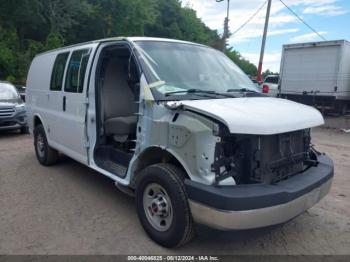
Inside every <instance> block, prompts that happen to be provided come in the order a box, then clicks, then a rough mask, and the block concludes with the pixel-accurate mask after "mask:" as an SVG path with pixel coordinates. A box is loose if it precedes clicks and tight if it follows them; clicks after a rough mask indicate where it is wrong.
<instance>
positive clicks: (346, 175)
mask: <svg viewBox="0 0 350 262" xmlns="http://www.w3.org/2000/svg"><path fill="white" fill-rule="evenodd" d="M313 142H314V143H315V144H316V145H317V148H318V149H319V150H320V151H324V152H327V153H328V154H329V155H330V156H331V157H332V158H333V159H334V161H335V166H336V176H335V180H334V184H333V187H332V190H331V193H330V194H329V195H328V196H327V197H326V198H325V199H323V200H322V201H321V202H320V203H319V204H318V205H316V206H315V207H313V208H312V209H311V210H309V211H308V212H306V213H304V214H302V215H301V216H299V217H298V218H296V219H294V220H292V221H290V222H289V223H287V224H285V225H282V226H276V227H272V228H265V229H259V230H249V231H240V232H220V231H214V230H209V229H206V228H203V227H200V228H199V229H198V234H197V238H196V239H195V240H194V241H192V242H191V243H189V244H188V245H186V246H184V247H182V248H179V249H176V250H167V249H164V248H162V247H159V246H157V245H156V244H154V243H153V242H152V241H151V240H150V239H148V237H147V236H146V234H145V233H144V232H143V229H142V228H141V226H140V224H139V222H138V219H137V215H136V212H135V205H134V201H133V199H132V198H129V197H127V196H126V195H124V194H123V193H121V192H119V191H118V190H117V189H116V188H115V187H114V185H113V183H112V182H111V181H110V180H109V179H107V178H105V177H103V176H102V175H98V174H97V173H96V172H94V171H91V170H90V169H88V168H87V167H84V166H83V165H81V164H78V163H76V162H75V161H73V160H70V159H68V158H66V157H62V159H61V161H60V163H59V164H58V165H56V166H54V167H50V168H47V167H43V166H40V165H39V164H38V162H37V160H36V158H35V155H34V152H33V146H32V138H31V136H29V135H19V134H16V133H2V134H0V254H208V253H209V254H350V134H346V133H343V132H341V131H337V130H335V129H326V128H319V129H315V130H314V131H313Z"/></svg>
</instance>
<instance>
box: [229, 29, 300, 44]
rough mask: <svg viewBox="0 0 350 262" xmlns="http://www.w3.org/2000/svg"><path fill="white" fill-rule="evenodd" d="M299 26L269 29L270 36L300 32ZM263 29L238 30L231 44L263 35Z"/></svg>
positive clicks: (230, 41)
mask: <svg viewBox="0 0 350 262" xmlns="http://www.w3.org/2000/svg"><path fill="white" fill-rule="evenodd" d="M298 31H299V29H298V28H286V29H276V30H270V31H268V36H277V35H283V34H290V33H296V32H298ZM262 34H263V31H262V30H261V29H257V28H255V29H246V30H242V31H240V32H238V33H237V34H236V35H235V36H233V37H231V38H230V40H229V44H231V45H234V44H237V43H241V42H246V41H249V40H250V39H252V38H256V37H261V36H262Z"/></svg>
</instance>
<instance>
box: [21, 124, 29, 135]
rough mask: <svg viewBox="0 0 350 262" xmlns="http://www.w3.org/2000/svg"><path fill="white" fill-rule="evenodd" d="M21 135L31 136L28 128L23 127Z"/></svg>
mask: <svg viewBox="0 0 350 262" xmlns="http://www.w3.org/2000/svg"><path fill="white" fill-rule="evenodd" d="M21 134H29V128H28V126H22V127H21Z"/></svg>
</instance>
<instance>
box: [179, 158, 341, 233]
mask: <svg viewBox="0 0 350 262" xmlns="http://www.w3.org/2000/svg"><path fill="white" fill-rule="evenodd" d="M318 160H319V164H318V166H317V167H312V168H309V169H308V170H306V171H305V172H303V173H301V174H298V175H295V176H293V177H291V178H289V179H287V180H284V181H281V182H279V183H278V184H275V185H264V184H259V185H236V186H221V187H213V186H208V185H203V184H200V183H197V182H193V181H189V180H186V189H187V194H188V197H189V204H190V208H191V212H192V216H193V219H194V220H195V221H196V222H197V223H200V224H204V225H207V226H210V227H213V228H217V229H222V230H241V229H251V228H259V227H265V226H270V225H275V224H280V223H283V222H286V221H288V220H290V219H292V218H294V217H296V216H298V215H299V214H301V213H303V212H304V211H305V210H307V209H309V208H311V207H312V206H314V205H315V204H316V203H318V202H319V201H320V199H322V198H323V197H324V196H325V195H327V193H328V192H329V190H330V187H331V184H332V180H333V174H334V167H333V162H332V160H331V159H330V158H328V157H327V156H325V155H321V156H319V159H318Z"/></svg>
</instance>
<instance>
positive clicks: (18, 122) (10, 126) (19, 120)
mask: <svg viewBox="0 0 350 262" xmlns="http://www.w3.org/2000/svg"><path fill="white" fill-rule="evenodd" d="M26 125H27V116H26V113H25V112H19V113H16V114H15V115H13V116H9V117H0V131H1V130H14V129H20V128H21V127H24V126H26Z"/></svg>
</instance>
